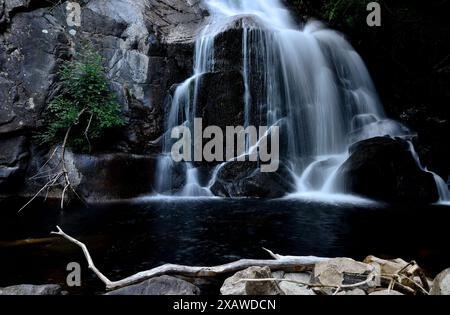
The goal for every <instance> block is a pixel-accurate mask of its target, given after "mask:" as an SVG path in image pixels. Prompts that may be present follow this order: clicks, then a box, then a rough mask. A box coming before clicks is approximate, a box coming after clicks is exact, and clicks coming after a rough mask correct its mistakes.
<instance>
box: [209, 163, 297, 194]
mask: <svg viewBox="0 0 450 315" xmlns="http://www.w3.org/2000/svg"><path fill="white" fill-rule="evenodd" d="M295 189H296V186H295V180H294V178H293V176H292V175H291V173H290V172H289V170H288V169H287V167H286V166H284V165H283V164H280V167H279V169H278V171H277V172H273V173H263V172H261V170H260V168H259V167H258V164H257V163H256V162H248V161H247V162H229V163H227V164H225V165H224V166H222V168H221V169H220V170H219V172H218V174H217V177H216V181H215V183H214V184H213V186H212V188H211V191H212V192H213V193H214V194H215V195H217V196H221V197H254V198H280V197H283V196H285V195H286V194H288V193H290V192H293V191H295Z"/></svg>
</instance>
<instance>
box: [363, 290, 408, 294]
mask: <svg viewBox="0 0 450 315" xmlns="http://www.w3.org/2000/svg"><path fill="white" fill-rule="evenodd" d="M369 295H404V294H403V293H400V292H398V291H395V290H391V291H389V290H380V291H375V292H372V293H370V294H369Z"/></svg>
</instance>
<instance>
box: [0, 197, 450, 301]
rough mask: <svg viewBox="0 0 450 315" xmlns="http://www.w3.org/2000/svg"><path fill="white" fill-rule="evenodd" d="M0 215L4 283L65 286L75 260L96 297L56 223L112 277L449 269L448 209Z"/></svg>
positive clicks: (189, 204) (120, 208) (178, 206)
mask: <svg viewBox="0 0 450 315" xmlns="http://www.w3.org/2000/svg"><path fill="white" fill-rule="evenodd" d="M1 208H2V209H1V211H0V253H1V259H0V286H6V285H12V284H19V283H33V284H39V283H61V284H64V283H65V279H66V276H67V274H68V272H67V271H66V266H67V264H68V263H69V262H80V263H81V265H82V266H83V267H84V268H83V272H82V280H83V286H82V288H80V289H77V290H71V291H73V292H75V293H92V292H98V293H99V292H102V290H103V288H104V286H103V285H102V283H101V282H100V281H99V280H98V279H96V277H95V276H94V275H93V274H92V273H91V272H90V271H89V270H87V268H85V267H86V263H85V260H84V257H83V256H82V253H81V251H80V249H79V248H77V247H75V246H73V245H72V244H70V243H68V242H67V241H65V240H62V239H60V238H57V237H51V236H50V235H49V233H50V232H51V231H52V230H55V226H56V225H60V226H61V227H62V228H63V230H65V232H67V233H68V234H71V235H72V236H74V237H76V238H78V239H80V240H81V241H83V242H85V243H86V245H87V246H88V248H89V249H90V250H91V253H92V256H93V258H94V261H95V263H96V265H97V267H98V268H99V269H100V270H101V271H102V272H104V273H105V275H107V276H108V277H109V278H110V279H112V280H117V279H120V278H123V277H126V276H128V275H130V274H133V273H135V272H138V271H142V270H145V269H149V268H152V267H156V266H159V265H161V264H164V263H178V264H186V265H216V264H222V263H227V262H231V261H234V260H237V259H240V258H257V259H263V258H269V257H268V255H267V254H266V253H265V252H264V251H263V250H262V247H266V248H269V249H271V250H273V251H274V252H277V253H279V254H286V255H315V256H323V257H340V256H345V257H352V258H355V259H363V258H364V257H366V256H367V255H377V256H381V257H385V258H396V257H402V258H404V259H406V260H412V259H414V260H416V261H418V263H419V264H420V265H422V266H423V267H424V268H426V270H427V271H428V272H429V273H430V274H431V275H434V274H435V273H437V272H439V271H441V270H443V269H445V268H447V267H450V251H449V250H448V241H449V240H450V234H449V233H448V228H449V222H450V220H449V219H450V207H448V206H424V207H392V206H386V205H377V204H373V203H364V202H362V203H339V204H338V203H333V202H327V203H322V202H319V201H317V200H316V201H314V200H309V201H308V200H305V199H294V198H292V199H283V200H273V201H260V200H248V199H242V200H239V199H235V200H222V199H203V200H202V199H199V200H195V199H190V200H173V199H164V198H159V199H141V200H136V201H133V202H122V203H112V204H109V205H101V206H92V207H85V206H71V207H69V208H67V209H65V210H64V211H60V210H59V209H58V207H57V205H56V204H55V205H51V204H46V203H42V202H37V203H35V204H34V205H33V206H32V207H30V208H28V209H26V210H25V211H24V212H23V213H21V214H20V215H18V214H17V213H16V211H17V209H19V208H20V203H8V204H2V205H1Z"/></svg>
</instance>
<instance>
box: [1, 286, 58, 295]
mask: <svg viewBox="0 0 450 315" xmlns="http://www.w3.org/2000/svg"><path fill="white" fill-rule="evenodd" d="M61 293H62V288H61V286H60V285H57V284H46V285H31V284H21V285H15V286H10V287H6V288H0V295H60V294H61Z"/></svg>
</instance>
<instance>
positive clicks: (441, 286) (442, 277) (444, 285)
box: [430, 269, 450, 295]
mask: <svg viewBox="0 0 450 315" xmlns="http://www.w3.org/2000/svg"><path fill="white" fill-rule="evenodd" d="M430 294H431V295H450V269H446V270H444V271H443V272H441V273H440V274H439V275H438V276H437V277H436V278H435V279H434V281H433V285H432V287H431V293H430Z"/></svg>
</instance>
